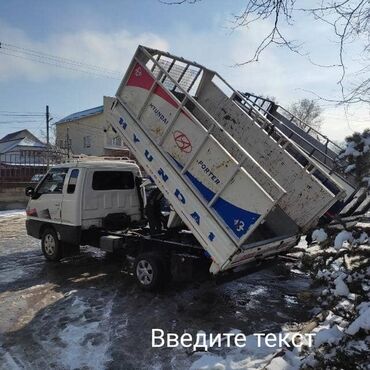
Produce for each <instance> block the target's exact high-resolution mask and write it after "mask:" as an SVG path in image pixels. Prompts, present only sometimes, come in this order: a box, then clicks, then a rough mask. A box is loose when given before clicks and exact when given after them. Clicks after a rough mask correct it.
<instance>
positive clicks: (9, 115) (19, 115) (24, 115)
mask: <svg viewBox="0 0 370 370" xmlns="http://www.w3.org/2000/svg"><path fill="white" fill-rule="evenodd" d="M44 115H45V114H20V113H19V114H9V113H0V116H3V117H43V116H44Z"/></svg>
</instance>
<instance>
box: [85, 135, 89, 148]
mask: <svg viewBox="0 0 370 370" xmlns="http://www.w3.org/2000/svg"><path fill="white" fill-rule="evenodd" d="M90 147H91V138H90V136H84V148H90Z"/></svg>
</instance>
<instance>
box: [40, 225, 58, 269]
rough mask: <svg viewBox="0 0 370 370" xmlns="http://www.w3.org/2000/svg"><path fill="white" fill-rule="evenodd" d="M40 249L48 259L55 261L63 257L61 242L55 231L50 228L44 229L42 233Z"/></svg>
mask: <svg viewBox="0 0 370 370" xmlns="http://www.w3.org/2000/svg"><path fill="white" fill-rule="evenodd" d="M41 249H42V253H43V254H44V256H45V258H46V259H47V260H48V261H53V262H56V261H59V260H60V259H61V258H62V257H63V250H62V245H61V242H60V241H59V240H58V237H57V234H56V232H55V231H54V230H53V229H51V228H48V229H46V230H45V231H44V232H43V234H42V238H41Z"/></svg>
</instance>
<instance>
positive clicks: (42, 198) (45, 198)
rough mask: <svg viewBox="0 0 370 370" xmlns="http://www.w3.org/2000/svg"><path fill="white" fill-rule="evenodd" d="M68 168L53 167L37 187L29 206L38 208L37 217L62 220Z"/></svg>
mask: <svg viewBox="0 0 370 370" xmlns="http://www.w3.org/2000/svg"><path fill="white" fill-rule="evenodd" d="M67 171H68V168H53V169H51V170H50V171H49V172H48V174H47V175H46V176H45V178H44V180H43V181H42V182H41V184H40V185H39V186H38V187H37V188H36V191H35V194H34V195H33V197H32V200H31V202H30V204H29V207H30V208H32V209H35V210H36V213H34V214H37V216H36V217H37V218H39V219H43V220H51V221H56V222H60V221H61V210H62V202H63V186H64V180H65V177H66V174H67Z"/></svg>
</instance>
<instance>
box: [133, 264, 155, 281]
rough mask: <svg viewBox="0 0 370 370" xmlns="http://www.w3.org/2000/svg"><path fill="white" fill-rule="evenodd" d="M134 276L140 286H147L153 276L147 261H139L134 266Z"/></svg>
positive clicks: (151, 268)
mask: <svg viewBox="0 0 370 370" xmlns="http://www.w3.org/2000/svg"><path fill="white" fill-rule="evenodd" d="M136 276H137V278H138V280H139V281H140V283H141V284H143V285H149V284H150V283H151V282H152V281H153V276H154V271H153V267H152V265H151V264H150V263H149V262H148V261H147V260H140V261H139V263H138V264H137V266H136Z"/></svg>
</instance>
